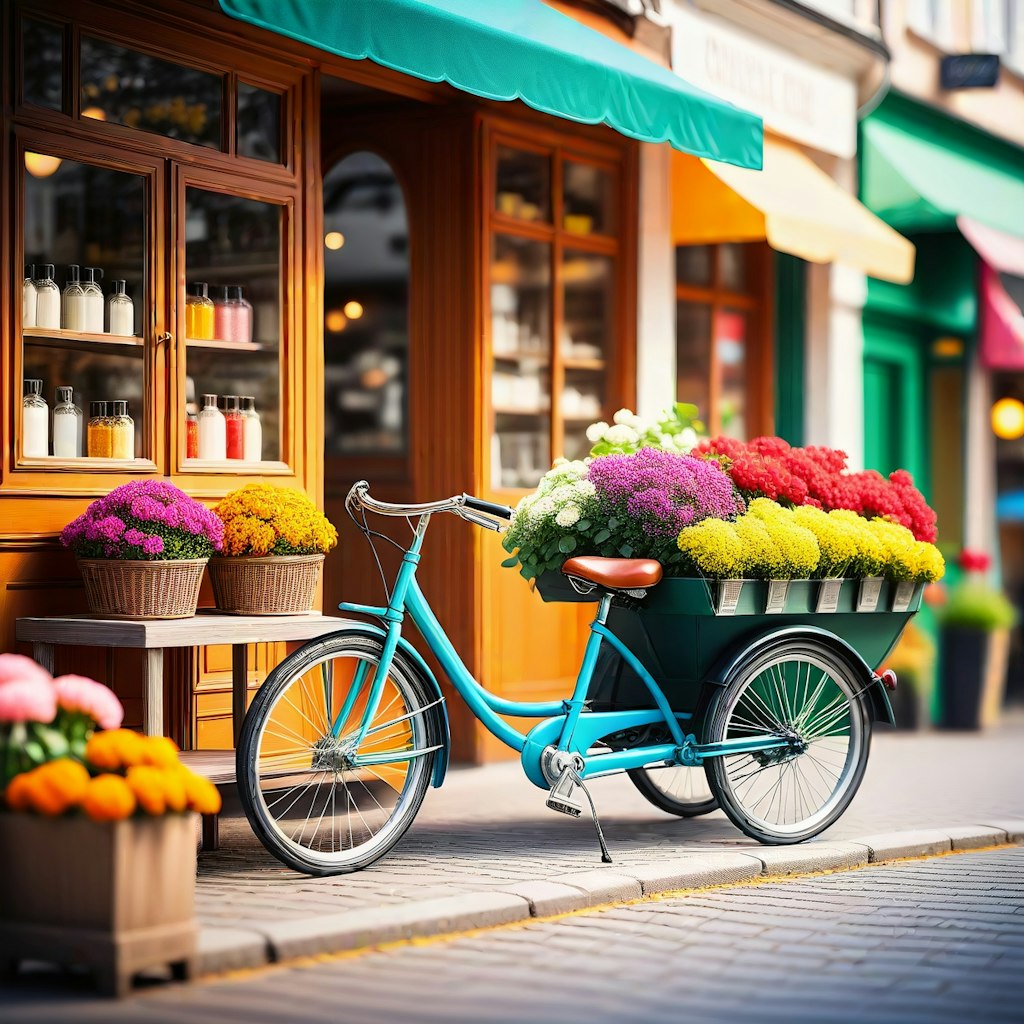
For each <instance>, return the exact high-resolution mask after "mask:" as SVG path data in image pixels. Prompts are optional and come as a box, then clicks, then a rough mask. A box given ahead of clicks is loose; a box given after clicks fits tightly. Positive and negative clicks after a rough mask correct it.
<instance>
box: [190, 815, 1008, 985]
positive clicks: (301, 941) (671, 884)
mask: <svg viewBox="0 0 1024 1024" xmlns="http://www.w3.org/2000/svg"><path fill="white" fill-rule="evenodd" d="M1014 844H1024V821H1012V820H1006V821H993V822H989V823H986V824H979V825H954V826H948V827H945V828H935V829H915V830H910V831H903V832H886V833H879V834H876V835H868V836H860V837H858V838H856V839H850V840H843V841H841V842H822V843H813V842H812V843H808V844H804V845H797V846H764V847H758V848H756V849H753V850H749V851H744V852H742V853H737V852H735V851H724V850H723V851H721V852H707V853H705V852H700V853H684V854H681V855H680V856H678V857H673V858H671V859H666V860H664V861H660V862H658V863H656V864H642V865H636V866H634V867H629V868H623V867H621V866H620V865H614V864H613V865H612V866H611V867H609V868H594V869H593V870H590V871H579V872H574V873H571V874H561V875H553V876H552V877H551V878H548V879H544V880H534V881H515V880H512V879H510V880H509V881H508V882H507V883H499V884H498V885H496V886H495V887H494V888H493V889H488V890H486V891H480V890H474V891H471V892H466V893H463V894H460V895H453V896H443V897H440V898H434V899H429V900H419V901H414V902H409V903H401V904H389V905H387V906H383V907H375V908H372V909H362V910H353V911H349V912H347V913H341V914H325V915H322V916H320V917H307V918H296V919H293V920H289V921H281V922H279V923H275V922H268V923H267V924H266V925H265V926H264V927H262V928H260V929H259V930H257V929H251V928H229V927H223V926H210V927H203V928H201V929H200V934H199V952H198V961H199V963H198V973H199V974H200V975H211V974H223V973H225V972H228V971H236V970H246V969H252V968H258V967H262V966H264V965H266V964H270V963H279V962H281V961H283V960H291V959H295V958H297V957H303V956H314V955H318V954H326V953H343V952H348V951H353V950H359V949H366V948H368V947H372V946H379V945H381V944H383V943H389V942H400V941H403V940H407V939H417V938H426V937H431V936H439V935H444V934H446V933H449V932H462V931H468V930H471V929H474V928H490V927H493V926H495V925H503V924H515V923H518V922H525V921H529V920H530V919H531V918H537V917H549V916H552V915H555V914H566V913H571V912H573V911H578V910H587V909H589V908H590V907H595V906H600V905H604V904H609V903H617V902H625V901H629V900H637V899H641V898H642V897H645V896H655V895H658V894H659V893H666V892H673V891H675V890H680V889H702V888H707V887H709V886H719V885H729V884H742V883H743V882H750V881H753V880H755V879H757V878H763V877H766V876H771V877H778V876H780V875H781V876H785V875H796V874H805V873H807V872H814V871H830V870H844V869H850V868H860V867H865V866H866V865H868V864H875V863H880V862H882V861H890V860H901V859H906V858H913V857H928V856H936V855H941V854H944V853H952V852H960V851H966V850H972V849H980V848H982V847H988V846H1001V845H1014Z"/></svg>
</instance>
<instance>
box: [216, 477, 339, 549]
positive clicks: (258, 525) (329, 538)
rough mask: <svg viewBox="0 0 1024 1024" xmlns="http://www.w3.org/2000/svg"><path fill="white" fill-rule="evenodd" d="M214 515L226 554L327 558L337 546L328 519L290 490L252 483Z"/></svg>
mask: <svg viewBox="0 0 1024 1024" xmlns="http://www.w3.org/2000/svg"><path fill="white" fill-rule="evenodd" d="M214 512H216V514H217V515H218V516H219V517H220V519H221V520H222V522H223V523H224V554H225V555H256V556H265V555H313V554H323V555H325V554H327V552H328V551H330V550H331V548H333V547H334V546H335V544H337V543H338V531H337V530H336V529H335V528H334V527H333V526H332V525H331V523H330V521H329V520H328V519H327V517H326V516H325V515H324V514H323V513H322V512H321V511H320V510H319V509H318V508H317V507H316V505H315V504H314V503H313V502H312V501H311V500H310V499H309V497H308V496H307V495H305V494H303V493H302V492H301V491H297V490H294V489H293V488H290V487H277V486H274V485H273V484H249V485H248V486H246V487H242V488H241V489H239V490H237V491H232V492H231V494H229V495H228V496H227V497H226V498H224V500H223V501H221V502H220V504H219V505H217V506H216V508H215V509H214Z"/></svg>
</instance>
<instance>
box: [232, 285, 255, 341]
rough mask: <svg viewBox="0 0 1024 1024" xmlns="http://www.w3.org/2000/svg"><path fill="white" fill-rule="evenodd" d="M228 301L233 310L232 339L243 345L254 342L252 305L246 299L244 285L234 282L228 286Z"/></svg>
mask: <svg viewBox="0 0 1024 1024" xmlns="http://www.w3.org/2000/svg"><path fill="white" fill-rule="evenodd" d="M228 302H229V304H230V305H231V308H232V310H233V313H232V321H233V323H232V327H233V330H232V334H231V340H232V341H237V342H240V343H241V344H243V345H248V344H251V342H252V305H251V304H250V303H249V302H248V301H247V300H246V298H245V295H244V294H243V291H242V286H241V285H238V284H233V285H230V286H229V287H228Z"/></svg>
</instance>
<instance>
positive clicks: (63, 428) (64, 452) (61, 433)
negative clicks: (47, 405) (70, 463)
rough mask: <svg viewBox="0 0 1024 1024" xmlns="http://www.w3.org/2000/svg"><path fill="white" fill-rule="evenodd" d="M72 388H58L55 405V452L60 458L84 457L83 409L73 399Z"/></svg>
mask: <svg viewBox="0 0 1024 1024" xmlns="http://www.w3.org/2000/svg"><path fill="white" fill-rule="evenodd" d="M73 397H74V392H73V391H72V389H71V388H68V387H61V388H57V403H56V404H55V405H54V407H53V454H54V456H56V457H57V458H60V459H80V458H81V457H82V410H81V409H79V408H78V406H77V405H75V403H74V401H73Z"/></svg>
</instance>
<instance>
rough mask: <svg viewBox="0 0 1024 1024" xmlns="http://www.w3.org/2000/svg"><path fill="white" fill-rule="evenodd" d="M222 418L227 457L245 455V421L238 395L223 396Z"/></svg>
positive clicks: (232, 457) (239, 457) (242, 456)
mask: <svg viewBox="0 0 1024 1024" xmlns="http://www.w3.org/2000/svg"><path fill="white" fill-rule="evenodd" d="M224 419H225V420H226V424H225V425H226V427H227V448H228V458H229V459H242V458H244V457H245V454H244V453H245V423H244V421H243V419H242V408H241V403H240V402H239V399H238V395H225V396H224Z"/></svg>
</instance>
